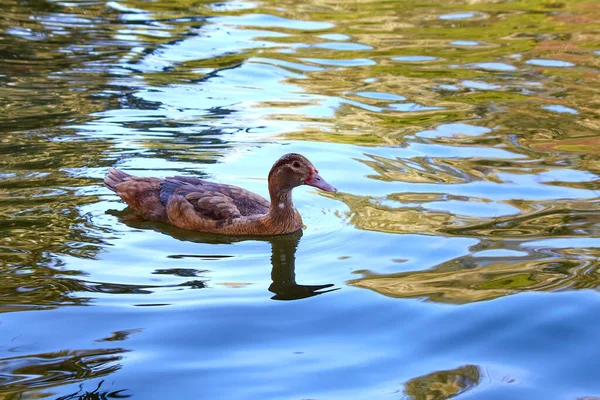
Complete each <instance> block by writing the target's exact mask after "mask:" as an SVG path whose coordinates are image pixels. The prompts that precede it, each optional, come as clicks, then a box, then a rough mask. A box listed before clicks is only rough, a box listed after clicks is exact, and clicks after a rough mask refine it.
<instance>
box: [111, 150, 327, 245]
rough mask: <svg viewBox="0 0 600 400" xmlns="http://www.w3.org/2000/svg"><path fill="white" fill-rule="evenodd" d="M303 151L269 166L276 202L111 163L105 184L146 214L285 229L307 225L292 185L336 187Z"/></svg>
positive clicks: (220, 227) (207, 226) (235, 230)
mask: <svg viewBox="0 0 600 400" xmlns="http://www.w3.org/2000/svg"><path fill="white" fill-rule="evenodd" d="M318 172H319V171H317V169H316V168H315V167H314V166H313V165H312V163H311V162H310V161H308V159H307V158H306V157H304V156H301V155H300V154H293V153H292V154H286V155H285V156H283V157H281V158H280V159H279V160H277V162H276V163H275V164H274V165H273V167H272V168H271V171H270V172H269V196H270V197H271V202H270V203H269V202H268V201H267V200H266V199H264V198H262V197H261V196H259V195H257V194H255V193H252V192H250V191H248V190H245V189H242V188H240V187H237V186H231V185H224V184H218V183H213V182H207V181H204V180H201V179H198V178H192V177H186V176H174V177H169V178H165V179H160V178H140V177H136V176H132V175H129V174H126V173H125V172H123V171H120V170H118V169H114V168H111V169H109V171H108V174H107V175H106V177H105V178H104V185H105V186H106V187H107V188H109V189H110V190H112V191H113V192H116V193H117V194H118V195H119V197H121V198H122V199H123V200H124V201H125V202H126V203H127V204H128V205H129V206H130V207H131V208H132V209H133V210H134V211H135V213H136V214H137V215H138V216H139V217H141V218H143V219H147V220H152V221H160V222H166V223H169V224H171V225H175V226H178V227H180V228H184V229H190V230H194V231H200V232H209V233H220V234H226V235H252V236H261V235H281V234H286V233H292V232H295V231H298V230H300V229H302V217H300V214H299V213H298V211H297V210H296V208H295V207H294V204H293V203H292V189H294V188H295V187H297V186H300V185H309V186H314V187H316V188H319V189H321V190H325V191H327V192H337V189H336V188H334V187H333V186H331V185H330V184H329V183H327V182H325V180H324V179H323V178H321V177H320V176H319V174H318Z"/></svg>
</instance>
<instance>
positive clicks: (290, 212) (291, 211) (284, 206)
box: [269, 188, 296, 219]
mask: <svg viewBox="0 0 600 400" xmlns="http://www.w3.org/2000/svg"><path fill="white" fill-rule="evenodd" d="M269 194H270V196H271V206H270V208H269V216H271V217H273V218H277V219H286V218H290V217H293V216H295V214H296V209H295V208H294V203H293V202H292V190H291V189H287V188H286V189H279V190H269Z"/></svg>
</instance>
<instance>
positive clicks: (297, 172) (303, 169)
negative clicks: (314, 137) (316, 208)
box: [269, 153, 337, 193]
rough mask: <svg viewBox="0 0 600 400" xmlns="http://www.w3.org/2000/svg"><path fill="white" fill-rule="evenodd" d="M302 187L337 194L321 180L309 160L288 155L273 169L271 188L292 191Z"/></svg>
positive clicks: (278, 161)
mask: <svg viewBox="0 0 600 400" xmlns="http://www.w3.org/2000/svg"><path fill="white" fill-rule="evenodd" d="M300 185H308V186H314V187H316V188H319V189H321V190H324V191H326V192H334V193H335V192H337V189H336V188H334V187H333V186H331V185H330V184H329V183H327V182H326V181H325V179H323V178H321V176H320V175H319V171H317V169H316V168H315V167H314V165H312V163H311V162H310V161H309V160H308V158H306V157H304V156H302V155H300V154H295V153H290V154H286V155H284V156H283V157H281V158H280V159H279V160H277V162H276V163H275V164H274V165H273V167H272V168H271V172H269V187H270V188H277V189H283V190H291V189H293V188H295V187H296V186H300Z"/></svg>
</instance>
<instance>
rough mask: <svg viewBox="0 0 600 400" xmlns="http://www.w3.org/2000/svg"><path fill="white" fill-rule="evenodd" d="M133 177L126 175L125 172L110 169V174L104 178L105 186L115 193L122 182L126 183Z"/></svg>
mask: <svg viewBox="0 0 600 400" xmlns="http://www.w3.org/2000/svg"><path fill="white" fill-rule="evenodd" d="M130 177H131V175H129V174H126V173H125V172H123V171H121V170H118V169H116V168H109V169H108V173H107V174H106V176H105V177H104V186H106V187H107V188H109V189H110V190H112V191H113V192H116V191H117V185H118V184H119V183H121V182H125V180H127V179H128V178H130Z"/></svg>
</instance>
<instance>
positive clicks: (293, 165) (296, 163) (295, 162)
mask: <svg viewBox="0 0 600 400" xmlns="http://www.w3.org/2000/svg"><path fill="white" fill-rule="evenodd" d="M292 167H294V168H300V163H299V162H298V161H294V162H293V163H292Z"/></svg>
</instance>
